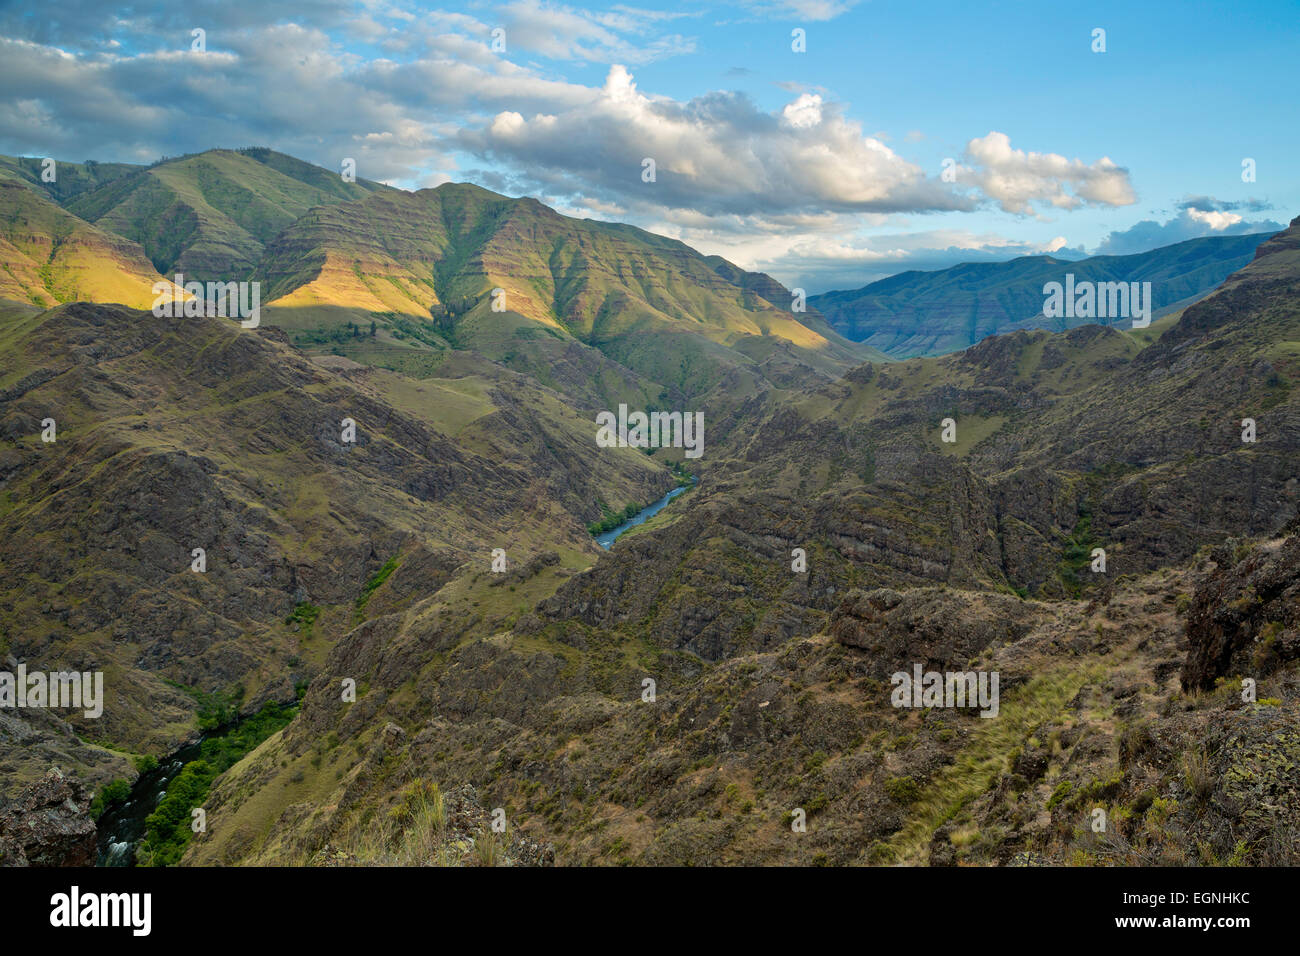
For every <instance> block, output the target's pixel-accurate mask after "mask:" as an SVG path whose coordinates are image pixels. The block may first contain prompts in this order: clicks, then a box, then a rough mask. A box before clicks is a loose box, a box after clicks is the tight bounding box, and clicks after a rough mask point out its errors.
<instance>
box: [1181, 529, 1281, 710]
mask: <svg viewBox="0 0 1300 956" xmlns="http://www.w3.org/2000/svg"><path fill="white" fill-rule="evenodd" d="M1212 557H1213V559H1214V560H1215V562H1216V563H1217V564H1218V568H1217V569H1216V570H1214V571H1213V572H1211V573H1210V575H1209V576H1208V577H1207V578H1206V579H1205V581H1203V582H1202V584H1201V585H1200V587H1198V588H1197V589H1196V594H1195V596H1194V597H1193V599H1192V609H1191V612H1190V614H1189V615H1188V618H1187V642H1188V648H1187V661H1186V663H1185V664H1184V665H1183V677H1182V684H1183V689H1184V690H1193V689H1199V690H1209V689H1210V688H1212V687H1213V686H1214V682H1215V680H1217V679H1218V678H1220V677H1224V676H1229V675H1240V676H1242V677H1254V678H1256V679H1258V678H1259V677H1263V676H1266V675H1268V674H1270V673H1272V672H1273V671H1275V670H1277V669H1278V668H1279V667H1280V666H1282V665H1283V664H1285V663H1287V662H1288V661H1293V660H1296V659H1300V534H1292V535H1291V536H1290V537H1288V538H1285V539H1283V540H1282V541H1280V542H1275V543H1273V544H1272V545H1268V546H1265V547H1263V548H1252V549H1251V550H1250V551H1249V552H1248V553H1247V554H1246V555H1245V556H1244V557H1242V558H1241V559H1240V560H1237V558H1236V557H1235V555H1234V552H1233V548H1232V545H1231V544H1224V545H1221V546H1220V547H1218V548H1216V549H1215V551H1214V552H1213V554H1212Z"/></svg>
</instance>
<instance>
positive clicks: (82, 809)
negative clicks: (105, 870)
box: [0, 769, 96, 866]
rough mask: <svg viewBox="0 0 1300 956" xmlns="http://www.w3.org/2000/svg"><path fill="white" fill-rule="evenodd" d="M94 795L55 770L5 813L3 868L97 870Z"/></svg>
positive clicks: (1, 815)
mask: <svg viewBox="0 0 1300 956" xmlns="http://www.w3.org/2000/svg"><path fill="white" fill-rule="evenodd" d="M95 850H96V836H95V821H94V820H92V819H91V817H90V794H89V793H88V792H87V791H86V788H85V787H83V786H82V785H81V784H80V783H78V782H77V780H75V779H74V778H71V777H65V776H64V775H63V773H62V771H60V770H58V769H54V770H51V771H50V772H49V773H48V774H46V775H45V779H44V780H40V781H38V782H37V783H34V784H32V785H31V786H29V787H28V788H27V789H26V790H24V791H23V792H22V793H20V794H19V795H18V796H17V797H16V798H15V799H14V800H13V801H12V802H11V803H9V804H7V805H6V806H4V807H3V808H0V866H94V864H95Z"/></svg>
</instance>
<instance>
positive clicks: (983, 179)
mask: <svg viewBox="0 0 1300 956" xmlns="http://www.w3.org/2000/svg"><path fill="white" fill-rule="evenodd" d="M965 160H966V161H965V163H963V164H961V165H959V166H958V167H957V181H958V182H959V183H961V184H964V185H972V186H975V187H976V188H978V189H979V190H980V191H981V192H982V193H983V194H984V195H985V196H987V197H988V198H990V199H992V200H994V201H995V202H997V204H998V205H999V206H1000V207H1001V208H1002V209H1003V210H1004V211H1005V212H1010V213H1019V214H1030V215H1032V214H1035V213H1036V209H1035V205H1034V204H1035V203H1039V204H1041V203H1047V204H1048V205H1051V206H1053V207H1055V208H1057V209H1075V208H1078V207H1079V206H1082V205H1084V204H1086V203H1091V204H1093V205H1099V206H1127V205H1129V204H1131V203H1134V202H1137V196H1136V195H1135V194H1134V192H1133V186H1132V184H1131V183H1130V182H1129V176H1128V170H1127V169H1124V168H1123V167H1121V166H1117V165H1116V164H1115V163H1114V162H1112V161H1111V159H1110V158H1109V157H1106V156H1103V157H1102V158H1101V159H1099V160H1097V161H1096V162H1094V163H1091V164H1088V163H1085V162H1083V160H1080V159H1067V158H1066V157H1064V156H1061V155H1060V154H1058V153H1033V152H1029V153H1027V152H1025V151H1024V150H1020V149H1012V147H1011V138H1010V137H1009V136H1007V134H1006V133H999V132H996V131H993V132H990V133H989V134H988V135H987V136H984V137H981V138H977V139H972V140H971V141H970V142H969V143H967V144H966V156H965Z"/></svg>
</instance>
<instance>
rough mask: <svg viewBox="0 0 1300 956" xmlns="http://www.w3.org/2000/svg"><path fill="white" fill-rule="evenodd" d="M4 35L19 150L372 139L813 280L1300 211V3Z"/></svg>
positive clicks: (849, 279)
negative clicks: (1249, 165) (1246, 172)
mask: <svg viewBox="0 0 1300 956" xmlns="http://www.w3.org/2000/svg"><path fill="white" fill-rule="evenodd" d="M193 28H202V29H203V30H205V31H206V37H205V39H206V49H205V50H204V51H202V52H196V51H193V50H191V45H192V37H191V30H192V29H193ZM796 28H798V29H802V30H803V31H805V35H806V52H802V53H797V52H794V51H793V50H792V49H791V42H792V41H791V31H792V30H794V29H796ZM1096 28H1101V29H1104V30H1105V31H1106V32H1105V44H1106V51H1105V52H1104V53H1099V52H1094V51H1093V49H1092V47H1093V45H1094V39H1093V30H1094V29H1096ZM494 29H500V30H503V31H504V33H503V34H501V35H500V36H501V38H502V39H503V40H504V49H502V48H500V44H498V47H497V48H496V49H494V48H493V33H492V31H493V30H494ZM0 38H2V39H0V90H3V92H4V96H2V97H0V152H5V153H11V154H23V155H37V156H47V155H48V156H55V157H56V158H61V159H67V160H80V159H85V158H96V159H100V160H122V161H136V162H148V161H152V160H153V159H155V158H157V157H158V156H160V155H163V154H167V155H175V154H178V153H183V152H195V151H200V150H203V149H207V148H211V147H213V146H226V147H233V146H244V145H266V146H271V147H273V148H276V149H280V150H282V151H284V152H288V153H291V154H293V155H296V156H300V157H302V158H304V159H308V160H311V161H313V162H317V163H320V164H321V165H323V166H327V167H329V168H335V169H337V168H339V165H340V163H341V161H342V159H343V158H344V157H351V158H354V159H356V160H357V163H358V174H359V175H362V176H366V177H368V178H372V179H379V180H382V181H385V182H390V183H393V184H395V185H399V186H403V187H405V188H421V187H425V186H430V185H436V184H438V183H440V182H445V181H448V180H455V181H466V180H468V181H471V182H477V183H479V184H481V185H485V186H487V187H488V188H493V189H497V190H498V191H501V192H505V193H508V194H510V195H534V196H537V197H539V198H541V199H542V200H543V201H545V202H547V203H549V204H550V205H553V206H555V207H556V208H558V209H560V210H561V211H562V212H565V213H567V214H570V215H578V216H591V217H593V218H603V219H613V220H620V221H627V222H632V223H635V224H636V225H639V226H642V227H644V228H648V229H651V230H653V231H656V232H660V233H664V234H667V235H672V236H675V237H677V238H680V239H682V240H684V241H686V242H688V243H690V244H691V245H693V246H695V247H697V248H699V249H701V250H702V251H704V252H707V253H716V254H720V255H724V256H726V257H727V258H729V259H732V260H733V261H735V262H737V263H739V264H740V265H742V266H745V267H747V268H754V269H761V270H763V271H768V272H771V273H772V274H773V275H775V276H776V277H777V278H778V279H780V280H782V281H783V282H785V283H786V284H788V285H791V286H800V287H803V288H806V289H807V290H808V291H809V292H819V291H825V290H827V289H830V288H848V287H856V286H860V285H863V284H865V283H866V282H869V281H872V280H874V279H877V278H880V277H882V276H884V275H888V274H891V273H893V272H897V271H901V270H903V269H909V268H941V267H943V266H945V265H948V264H951V263H954V262H958V261H970V260H976V259H1007V258H1012V257H1014V256H1016V255H1023V254H1033V253H1042V252H1055V253H1057V254H1058V255H1061V256H1066V257H1068V256H1078V255H1082V254H1085V253H1094V252H1108V253H1129V252H1137V251H1144V250H1145V249H1149V248H1153V247H1155V246H1158V245H1164V244H1167V243H1170V242H1176V241H1180V240H1182V239H1187V238H1193V237H1195V236H1201V235H1222V234H1230V233H1240V232H1256V231H1264V230H1267V229H1274V228H1278V227H1279V226H1280V225H1281V224H1285V223H1286V222H1287V221H1289V220H1290V219H1291V218H1293V217H1294V216H1295V215H1297V214H1298V213H1300V183H1297V180H1296V178H1295V175H1294V169H1295V168H1296V163H1295V157H1296V156H1297V153H1298V152H1300V151H1298V149H1297V147H1300V142H1297V140H1300V124H1297V122H1296V120H1297V113H1298V112H1300V111H1297V109H1296V95H1295V82H1294V77H1293V72H1292V70H1291V69H1290V68H1289V64H1290V62H1292V61H1293V60H1294V56H1295V50H1296V49H1297V41H1300V6H1298V5H1297V4H1296V3H1295V2H1286V3H1284V2H1254V3H1250V4H1240V3H1162V2H1154V3H1146V4H1143V5H1141V6H1140V7H1138V6H1135V5H1133V4H1131V3H1104V2H1103V3H1090V4H1088V5H1086V7H1084V6H1082V5H1069V6H1066V5H1062V4H1054V3H985V4H980V3H947V2H928V3H924V4H920V3H915V2H889V0H871V2H857V3H854V2H851V0H735V2H731V3H725V4H691V5H689V6H687V5H679V4H655V3H637V4H635V5H633V4H629V5H584V4H579V3H564V4H562V3H550V2H543V0H511V2H507V3H496V4H490V3H478V2H471V3H464V4H451V5H445V6H439V7H436V8H435V7H431V6H429V5H427V4H416V3H406V2H401V0H398V2H387V0H384V2H362V3H356V2H351V0H286V2H283V3H276V4H268V3H265V2H263V0H258V2H247V0H193V2H189V3H184V4H182V3H156V2H148V0H142V2H139V3H136V4H134V5H133V6H131V7H130V8H127V12H124V13H123V12H114V11H112V10H108V9H103V8H102V5H101V4H99V3H98V2H92V0H68V2H65V3H62V4H59V5H58V6H57V7H56V6H53V5H49V4H31V5H27V4H22V3H17V4H15V3H5V4H0ZM646 158H652V159H654V161H655V164H656V176H655V180H654V181H653V182H645V181H644V179H643V176H642V170H643V161H644V160H645V159H646ZM1246 158H1250V159H1253V160H1254V161H1255V164H1256V166H1255V168H1256V181H1255V182H1251V183H1248V182H1243V181H1242V165H1241V164H1242V161H1243V159H1246ZM945 160H949V161H950V165H951V167H952V172H951V173H950V178H951V179H953V180H954V181H946V180H945V178H944V177H943V175H942V173H943V170H944V163H945Z"/></svg>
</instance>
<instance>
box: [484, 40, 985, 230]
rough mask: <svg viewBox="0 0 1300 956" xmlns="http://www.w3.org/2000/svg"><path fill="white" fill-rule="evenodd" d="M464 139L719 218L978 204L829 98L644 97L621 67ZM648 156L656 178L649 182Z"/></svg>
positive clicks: (634, 196)
mask: <svg viewBox="0 0 1300 956" xmlns="http://www.w3.org/2000/svg"><path fill="white" fill-rule="evenodd" d="M462 141H463V143H464V145H465V147H466V148H467V149H469V150H471V151H474V152H477V153H478V154H479V155H481V156H482V157H483V158H485V159H490V160H495V161H497V162H500V163H505V164H508V165H511V166H514V167H515V168H520V169H526V170H529V173H530V175H531V176H532V177H533V178H534V179H535V180H536V181H538V182H542V183H545V184H546V185H548V186H550V187H551V188H556V189H559V188H562V187H567V189H568V190H569V191H570V192H572V193H573V194H575V195H577V194H583V195H597V196H599V197H600V198H603V199H611V198H613V197H618V198H619V200H620V201H628V200H632V201H639V202H642V203H649V204H652V205H656V206H660V207H667V208H676V207H689V208H692V209H696V210H700V211H703V212H706V213H711V214H716V213H738V214H760V213H761V214H764V215H772V214H775V213H781V212H792V211H798V210H838V211H848V210H856V211H862V212H870V211H882V212H889V211H899V210H909V211H921V210H938V209H943V210H951V209H963V208H972V206H973V202H972V200H969V199H967V198H965V197H962V196H960V195H957V194H955V193H954V192H953V191H952V190H950V189H948V188H947V187H946V186H944V185H942V184H940V183H939V182H938V181H937V179H933V178H927V177H926V176H925V175H924V173H923V172H922V170H921V169H920V167H919V166H917V165H915V164H914V163H911V162H909V161H908V160H906V159H904V158H903V157H901V156H899V155H898V154H896V153H894V152H893V151H892V150H891V149H890V148H889V147H888V146H886V145H885V144H884V143H882V142H880V140H878V139H875V138H874V137H870V136H864V135H863V133H862V128H861V126H860V125H859V124H858V123H856V122H854V121H851V120H849V119H847V118H845V117H844V115H843V113H842V110H841V109H840V107H839V106H838V104H834V103H827V102H825V101H824V100H823V99H822V97H821V96H820V95H817V94H810V93H802V94H800V95H799V96H798V97H797V98H795V99H794V100H793V101H791V102H790V103H789V104H787V105H786V106H785V107H784V108H783V109H782V110H781V111H780V112H779V113H777V114H776V115H773V114H769V113H766V112H763V111H761V110H760V109H759V108H758V107H757V106H756V105H755V104H754V103H753V102H752V101H751V100H750V99H748V97H746V96H744V95H743V94H739V93H727V92H716V93H710V94H707V95H704V96H701V97H697V98H696V99H693V100H691V101H689V102H686V103H679V102H677V101H675V100H671V99H667V98H664V97H651V96H647V95H646V94H644V93H642V92H640V91H639V90H638V89H637V87H636V83H635V82H634V80H633V77H632V75H631V74H630V73H629V72H628V70H627V69H626V68H625V67H624V66H622V65H615V66H613V67H611V69H610V71H609V73H608V75H607V77H606V80H605V84H604V86H603V87H602V88H601V89H600V90H599V91H598V93H597V95H596V96H595V97H594V98H593V99H592V100H590V101H589V102H585V103H582V104H579V105H575V106H571V107H567V108H563V109H559V110H554V111H548V112H545V113H537V114H535V115H533V116H531V117H525V116H524V115H523V114H521V113H520V112H519V111H516V110H511V111H505V112H503V113H501V114H499V115H497V116H496V117H494V118H493V119H492V120H491V121H490V122H489V123H487V124H485V125H484V127H483V128H482V129H481V130H478V131H466V133H465V134H464V135H463V137H462ZM646 158H650V159H653V160H654V161H655V165H656V179H655V181H654V182H651V183H647V182H643V181H642V178H641V172H642V168H643V160H644V159H646Z"/></svg>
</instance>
